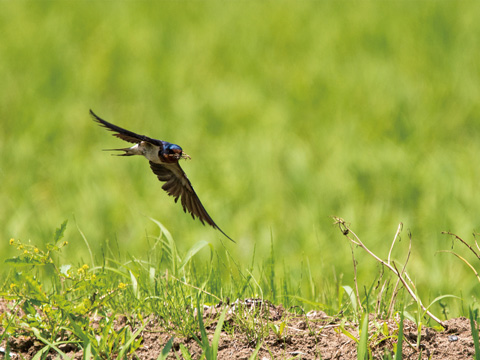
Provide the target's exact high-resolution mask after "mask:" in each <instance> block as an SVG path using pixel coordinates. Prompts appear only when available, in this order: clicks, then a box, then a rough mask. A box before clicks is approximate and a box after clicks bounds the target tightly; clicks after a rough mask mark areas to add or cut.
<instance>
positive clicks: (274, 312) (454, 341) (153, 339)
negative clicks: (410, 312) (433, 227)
mask: <svg viewBox="0 0 480 360" xmlns="http://www.w3.org/2000/svg"><path fill="white" fill-rule="evenodd" d="M267 307H268V314H267V315H268V320H267V316H263V317H262V318H261V320H260V318H257V320H258V321H257V322H252V324H257V325H258V324H267V325H268V324H271V325H272V326H273V327H274V325H277V327H278V328H280V327H281V325H282V323H284V324H285V327H284V329H283V332H282V334H281V335H276V334H275V332H274V331H273V330H272V326H270V325H268V326H266V327H263V329H264V331H266V333H265V334H266V335H267V332H268V335H267V336H266V337H264V339H263V342H262V345H261V348H260V350H259V352H258V354H257V359H262V360H263V359H356V358H357V353H356V349H357V344H356V342H355V341H354V340H353V339H351V338H350V337H348V336H347V335H345V334H343V333H342V332H341V331H340V324H339V321H338V319H335V318H331V317H328V316H327V315H326V314H325V313H323V312H321V311H311V312H309V313H308V314H304V315H298V314H293V313H289V312H287V311H285V310H284V309H283V307H282V306H274V305H271V304H268V306H266V307H265V308H267ZM232 310H233V311H230V312H229V313H227V316H226V319H225V323H224V326H223V329H225V330H226V331H222V334H221V336H220V343H219V348H218V359H245V360H246V359H249V358H250V356H251V355H252V353H253V352H254V350H255V341H254V340H253V341H252V336H251V335H252V333H250V336H248V335H249V334H248V331H247V332H246V331H245V329H243V331H241V329H239V328H238V324H237V320H238V319H237V318H236V316H237V315H236V314H235V313H234V311H235V309H234V308H232ZM243 310H245V308H243ZM2 311H5V309H1V308H0V313H1V312H2ZM219 311H220V310H219V309H217V308H215V307H211V308H206V309H205V312H204V322H205V326H206V329H207V333H208V336H209V339H210V342H211V339H212V337H213V333H214V331H215V328H216V325H217V320H216V319H218V313H219ZM264 321H266V322H264ZM384 324H386V327H387V328H388V334H396V332H397V323H396V322H395V321H394V320H389V321H381V320H378V319H377V320H375V319H373V318H371V321H370V325H369V333H370V335H371V336H373V337H372V339H373V341H372V344H375V345H373V346H371V348H372V354H373V357H374V359H382V358H383V355H384V354H385V351H386V350H389V351H392V350H393V345H394V343H395V342H396V337H390V338H389V337H386V336H385V335H383V334H382V335H380V331H378V330H377V329H380V328H382V329H385V327H384ZM445 324H446V329H445V330H443V331H435V330H433V329H430V328H424V329H422V331H421V342H420V346H419V347H417V345H416V344H417V328H416V326H415V324H414V323H413V322H411V321H409V320H405V323H404V336H405V341H404V344H403V358H404V359H419V358H421V359H443V360H450V359H472V358H473V356H474V344H473V339H472V335H471V329H470V322H469V320H468V319H465V318H457V319H451V320H448V321H446V322H445ZM122 326H126V325H125V322H124V319H118V321H117V327H118V328H119V329H120V328H121V327H122ZM262 326H263V325H262ZM345 328H346V329H347V330H348V331H349V332H350V333H351V334H352V335H354V336H355V337H356V338H359V336H358V332H357V331H356V330H355V329H356V328H357V327H356V326H348V325H345ZM1 333H3V329H1ZM257 333H258V329H257ZM277 333H278V332H277ZM383 333H385V330H383ZM172 336H174V342H173V347H172V350H171V351H170V355H169V357H168V358H169V359H176V356H175V354H174V352H175V353H176V354H177V356H178V357H179V358H181V359H182V358H183V357H182V354H181V352H180V344H183V345H184V346H186V348H188V350H189V352H190V354H191V355H192V358H193V359H198V358H200V356H201V353H202V350H201V348H200V346H199V345H198V343H197V342H196V341H195V340H194V339H192V338H181V337H178V336H177V335H175V334H174V333H173V332H171V331H170V332H168V331H165V330H164V329H162V328H161V327H160V326H159V325H158V322H156V321H155V320H154V318H153V317H151V319H150V322H149V324H148V325H147V326H146V327H145V329H144V331H143V332H142V334H141V337H142V338H143V341H142V346H141V348H140V349H138V350H137V351H136V356H137V357H138V358H140V359H146V360H147V359H152V360H155V359H157V358H158V356H159V354H160V352H161V351H162V349H163V348H164V346H165V344H166V343H167V342H168V340H169V339H170V338H171V337H172ZM198 336H200V334H198ZM9 343H10V348H11V349H10V351H11V353H12V359H31V358H32V357H33V356H34V355H35V353H36V352H37V351H38V350H39V349H40V348H42V347H43V346H44V344H41V343H40V342H38V341H37V340H34V339H33V338H31V337H23V336H22V337H18V338H10V339H9ZM2 346H3V347H5V344H2ZM61 349H62V351H64V352H66V353H67V354H68V355H69V356H71V357H72V358H75V359H82V356H83V354H82V353H81V351H78V349H77V348H75V347H74V346H73V345H69V344H66V345H62V347H61ZM56 355H57V354H55V353H53V352H52V355H51V357H50V358H51V359H55V358H56ZM3 356H4V354H3V355H0V359H1V358H3Z"/></svg>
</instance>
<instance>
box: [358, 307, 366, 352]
mask: <svg viewBox="0 0 480 360" xmlns="http://www.w3.org/2000/svg"><path fill="white" fill-rule="evenodd" d="M357 359H358V360H365V359H368V313H365V314H364V315H363V323H362V330H361V333H360V342H359V344H358V348H357Z"/></svg>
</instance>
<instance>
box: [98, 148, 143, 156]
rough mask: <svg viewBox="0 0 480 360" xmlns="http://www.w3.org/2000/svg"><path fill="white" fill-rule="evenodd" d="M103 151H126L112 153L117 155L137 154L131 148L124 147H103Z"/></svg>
mask: <svg viewBox="0 0 480 360" xmlns="http://www.w3.org/2000/svg"><path fill="white" fill-rule="evenodd" d="M103 151H125V153H123V154H112V155H116V156H133V155H137V154H136V153H134V152H133V151H132V149H131V148H123V149H103Z"/></svg>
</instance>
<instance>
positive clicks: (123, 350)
mask: <svg viewBox="0 0 480 360" xmlns="http://www.w3.org/2000/svg"><path fill="white" fill-rule="evenodd" d="M148 323H149V322H148V321H147V322H146V323H145V324H143V325H142V326H141V327H140V329H138V330H137V331H135V333H133V334H132V336H130V338H129V339H128V341H127V342H126V343H125V344H123V346H122V349H121V350H120V352H119V353H118V356H117V359H123V356H124V354H125V352H126V351H127V350H128V349H129V348H130V345H132V342H134V341H135V339H136V338H137V337H138V335H140V333H141V332H142V331H143V329H145V326H147V324H148Z"/></svg>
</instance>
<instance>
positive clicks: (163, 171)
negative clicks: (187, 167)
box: [90, 109, 235, 243]
mask: <svg viewBox="0 0 480 360" xmlns="http://www.w3.org/2000/svg"><path fill="white" fill-rule="evenodd" d="M90 115H91V116H92V118H93V120H94V121H95V122H97V123H98V124H99V125H100V126H103V127H104V128H106V129H107V130H110V131H113V132H114V134H113V136H116V137H118V138H120V139H122V140H124V141H127V142H129V143H134V144H135V145H133V146H132V147H127V148H121V149H106V150H107V151H123V154H118V156H133V155H142V156H145V158H147V160H148V162H149V164H150V169H151V170H152V171H153V173H154V174H155V175H157V178H158V180H160V181H161V182H164V183H165V184H163V186H162V189H163V190H165V191H166V192H167V194H168V195H170V196H173V197H175V202H177V201H178V199H179V198H180V202H181V204H182V207H183V211H184V212H185V213H186V212H187V210H188V212H189V213H190V214H191V215H192V218H193V219H194V220H195V217H197V218H198V219H199V220H200V221H201V222H202V224H203V225H205V223H207V224H208V225H210V226H212V227H213V228H215V229H217V230H218V231H220V232H221V233H222V234H223V235H225V236H226V237H227V238H228V239H229V240H231V241H233V242H234V243H235V241H234V240H233V239H232V238H231V237H230V236H228V235H227V234H225V233H224V232H223V230H222V229H220V228H219V227H218V225H217V224H216V223H215V222H214V221H213V219H212V218H211V216H210V215H208V213H207V210H205V207H204V206H203V205H202V202H201V201H200V199H199V198H198V195H197V194H196V192H195V190H194V189H193V186H192V184H191V182H190V180H189V179H188V177H187V175H186V174H185V172H184V171H183V169H182V168H181V167H180V164H179V163H178V161H179V160H180V159H190V156H189V155H187V154H186V153H185V152H184V151H183V149H182V148H181V147H180V146H179V145H177V144H173V143H170V142H168V141H163V140H157V139H152V138H150V137H148V136H145V135H139V134H136V133H134V132H132V131H129V130H126V129H123V128H121V127H120V126H117V125H114V124H112V123H109V122H108V121H105V120H103V119H101V118H100V117H98V116H97V115H96V114H95V113H94V112H93V111H92V110H91V109H90Z"/></svg>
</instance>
